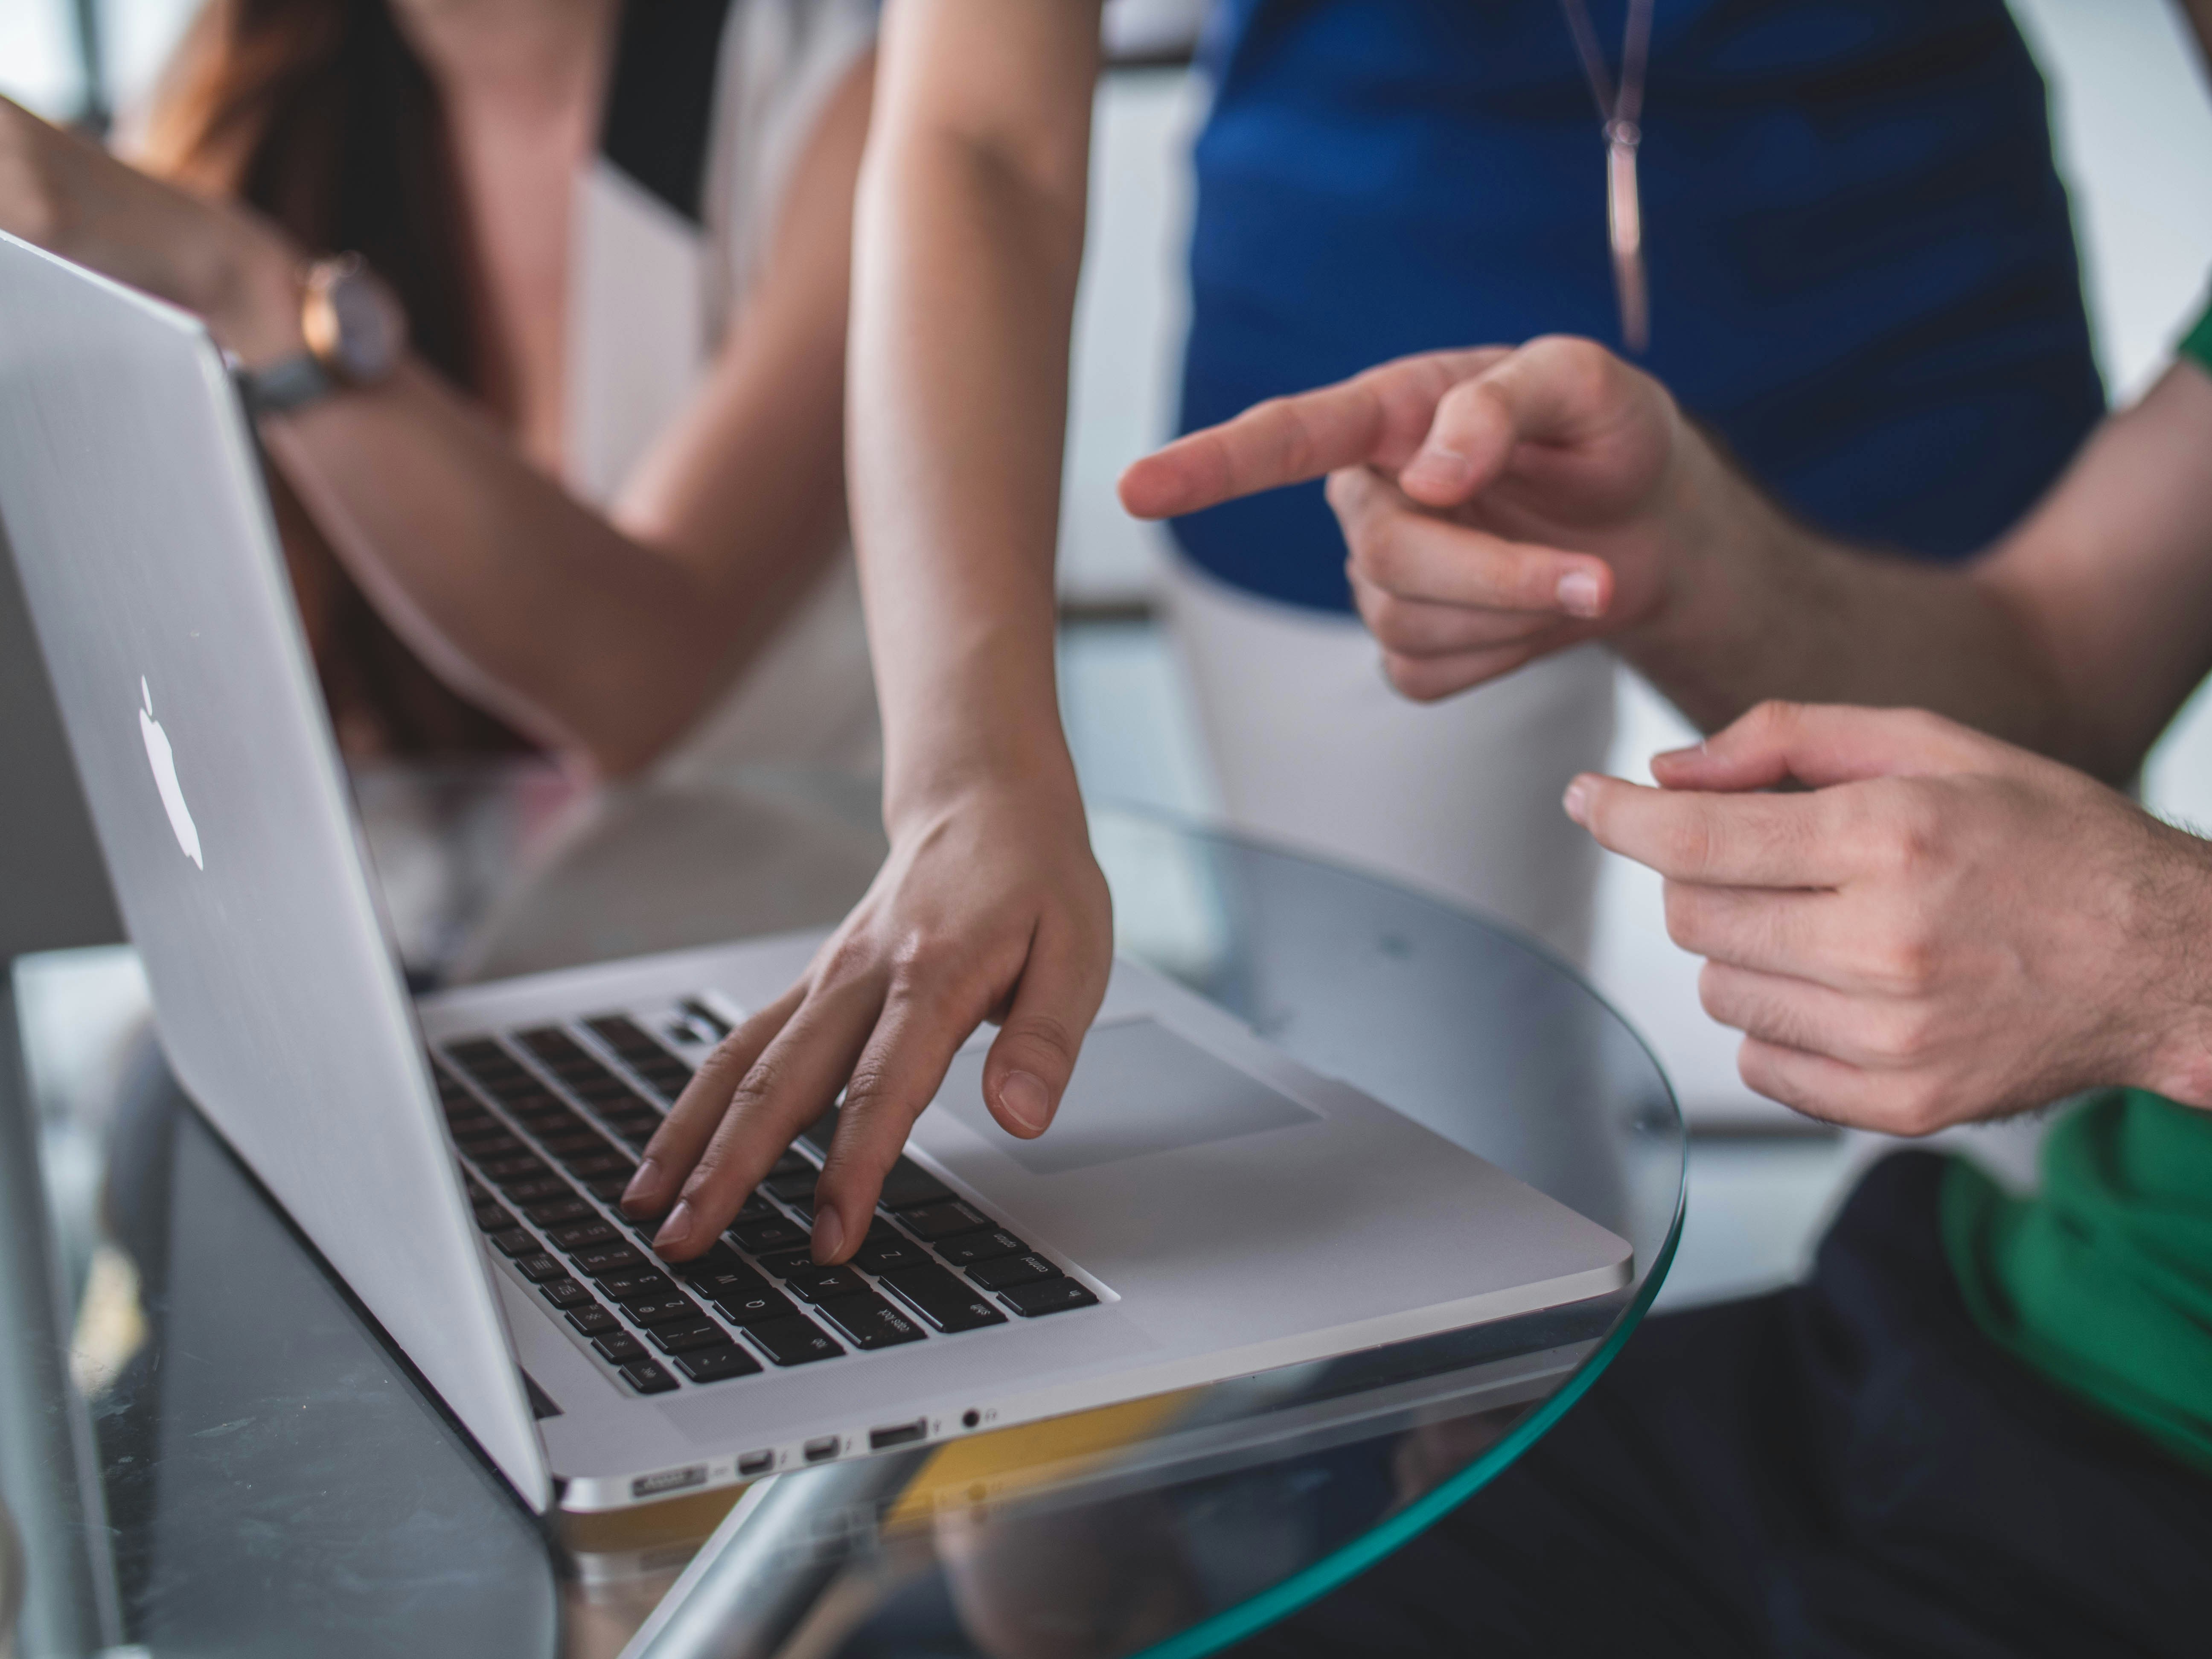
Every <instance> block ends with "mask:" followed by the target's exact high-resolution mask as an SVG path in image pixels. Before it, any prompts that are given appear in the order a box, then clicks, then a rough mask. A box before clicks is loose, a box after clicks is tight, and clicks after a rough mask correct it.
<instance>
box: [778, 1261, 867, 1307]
mask: <svg viewBox="0 0 2212 1659" xmlns="http://www.w3.org/2000/svg"><path fill="white" fill-rule="evenodd" d="M783 1281H784V1283H785V1284H786V1285H788V1286H789V1287H790V1289H791V1293H792V1294H793V1296H796V1297H799V1299H800V1300H801V1301H805V1302H827V1301H829V1299H830V1298H831V1297H839V1296H858V1295H860V1294H861V1293H862V1292H864V1291H866V1289H867V1288H868V1281H867V1280H866V1279H863V1278H861V1277H860V1274H858V1273H854V1271H853V1270H852V1269H851V1268H850V1267H814V1266H813V1265H812V1264H811V1263H810V1264H808V1266H807V1267H804V1268H798V1267H794V1268H793V1269H792V1270H791V1271H789V1272H787V1273H785V1274H784V1276H783Z"/></svg>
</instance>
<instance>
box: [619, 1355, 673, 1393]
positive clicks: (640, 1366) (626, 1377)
mask: <svg viewBox="0 0 2212 1659" xmlns="http://www.w3.org/2000/svg"><path fill="white" fill-rule="evenodd" d="M620 1376H621V1377H622V1380H623V1382H625V1383H629V1385H630V1387H632V1388H633V1389H636V1390H637V1391H638V1392H639V1393H640V1394H666V1393H667V1392H668V1391H669V1390H670V1389H672V1388H674V1387H675V1386H676V1379H675V1378H674V1377H672V1376H670V1375H669V1374H668V1373H667V1372H666V1371H664V1370H661V1369H660V1367H659V1366H658V1365H656V1364H653V1361H651V1360H650V1359H634V1360H632V1361H631V1362H630V1363H629V1364H627V1365H625V1366H623V1368H622V1370H621V1372H620Z"/></svg>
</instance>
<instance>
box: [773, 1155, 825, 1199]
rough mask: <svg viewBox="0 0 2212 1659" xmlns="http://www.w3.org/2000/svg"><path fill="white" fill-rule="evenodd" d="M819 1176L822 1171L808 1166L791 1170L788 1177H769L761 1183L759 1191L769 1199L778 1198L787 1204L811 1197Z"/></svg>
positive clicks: (810, 1165)
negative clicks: (794, 1200)
mask: <svg viewBox="0 0 2212 1659" xmlns="http://www.w3.org/2000/svg"><path fill="white" fill-rule="evenodd" d="M821 1176H822V1171H821V1170H817V1169H816V1168H815V1167H814V1166H813V1165H812V1164H808V1165H807V1166H806V1167H805V1169H803V1170H792V1171H791V1172H790V1173H789V1174H788V1175H780V1176H769V1178H768V1179H767V1180H766V1181H763V1182H761V1190H762V1191H763V1192H764V1193H766V1194H768V1195H769V1197H770V1198H780V1199H781V1200H783V1201H784V1202H785V1203H787V1204H788V1203H790V1202H791V1201H792V1200H793V1199H795V1198H811V1197H813V1196H814V1183H815V1182H817V1181H818V1180H820V1179H821Z"/></svg>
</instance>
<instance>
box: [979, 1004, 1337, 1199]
mask: <svg viewBox="0 0 2212 1659" xmlns="http://www.w3.org/2000/svg"><path fill="white" fill-rule="evenodd" d="M983 1054H984V1049H983V1048H981V1047H977V1048H972V1049H969V1050H968V1051H967V1052H966V1053H964V1054H961V1055H960V1056H959V1057H958V1058H957V1059H956V1060H954V1061H953V1062H952V1069H951V1071H950V1072H948V1073H946V1074H945V1088H944V1090H943V1091H942V1092H940V1093H939V1096H938V1097H937V1106H936V1109H937V1110H939V1111H940V1112H943V1111H950V1112H951V1114H952V1115H953V1116H955V1117H957V1118H958V1119H959V1120H960V1121H962V1122H963V1123H965V1124H967V1125H968V1126H969V1127H970V1128H972V1129H974V1130H975V1132H976V1133H979V1134H981V1135H982V1136H983V1137H984V1139H987V1140H988V1141H989V1142H990V1143H991V1145H992V1146H995V1147H997V1148H998V1149H999V1150H1000V1152H1004V1153H1006V1156H1007V1157H1009V1158H1012V1159H1013V1160H1014V1161H1015V1162H1016V1163H1018V1164H1020V1165H1021V1166H1022V1167H1023V1168H1024V1169H1025V1170H1029V1171H1030V1173H1031V1174H1032V1175H1063V1174H1065V1173H1066V1172H1067V1171H1068V1170H1088V1169H1092V1168H1095V1167H1097V1165H1099V1164H1118V1163H1120V1162H1121V1161H1122V1160H1123V1159H1125V1158H1146V1157H1149V1156H1150V1155H1151V1154H1152V1153H1154V1152H1175V1151H1176V1150H1178V1149H1180V1148H1182V1147H1185V1146H1206V1145H1208V1144H1210V1143H1211V1142H1213V1141H1217V1140H1233V1139H1236V1138H1237V1136H1239V1135H1249V1134H1257V1133H1260V1132H1261V1130H1264V1129H1282V1128H1287V1127H1290V1126H1291V1125H1292V1124H1296V1123H1316V1122H1319V1121H1320V1118H1319V1117H1318V1115H1316V1114H1315V1113H1313V1112H1310V1111H1308V1110H1307V1109H1305V1108H1304V1107H1303V1106H1301V1105H1299V1104H1298V1103H1297V1102H1296V1101H1294V1100H1291V1099H1290V1098H1289V1097H1286V1096H1285V1095H1282V1094H1279V1093H1278V1092H1277V1091H1275V1090H1273V1089H1272V1088H1270V1087H1269V1086H1268V1085H1267V1084H1265V1083H1262V1082H1261V1080H1260V1079H1258V1078H1255V1077H1253V1076H1251V1075H1250V1074H1249V1073H1245V1072H1240V1071H1238V1070H1237V1068H1236V1067H1235V1066H1231V1064H1229V1062H1228V1061H1226V1060H1221V1059H1219V1058H1218V1057H1217V1056H1215V1055H1213V1054H1208V1053H1207V1052H1206V1050H1205V1049H1203V1048H1200V1047H1199V1046H1198V1045H1197V1044H1196V1043H1194V1042H1190V1041H1188V1039H1187V1038H1184V1037H1180V1036H1176V1034H1175V1033H1174V1032H1173V1031H1170V1030H1168V1029H1167V1027H1166V1026H1164V1025H1162V1024H1160V1023H1159V1022H1158V1021H1157V1020H1152V1019H1131V1020H1122V1021H1119V1022H1117V1023H1115V1024H1111V1025H1100V1026H1096V1027H1094V1028H1092V1030H1091V1035H1090V1036H1089V1037H1087V1038H1086V1039H1085V1042H1084V1044H1083V1058H1082V1059H1081V1060H1079V1061H1078V1062H1077V1063H1076V1067H1075V1078H1074V1080H1073V1082H1071V1083H1070V1084H1069V1085H1068V1086H1067V1093H1066V1095H1065V1096H1063V1097H1061V1099H1060V1112H1059V1115H1057V1116H1055V1117H1054V1119H1053V1121H1052V1127H1051V1128H1049V1129H1048V1130H1046V1131H1045V1132H1044V1133H1043V1134H1042V1135H1041V1136H1040V1137H1038V1138H1037V1139H1035V1140H1021V1139H1016V1138H1015V1137H1014V1136H1012V1135H1010V1134H1008V1133H1006V1131H1005V1130H1004V1129H1002V1128H1000V1127H999V1125H998V1122H997V1121H996V1120H995V1119H994V1118H993V1117H992V1116H991V1115H990V1113H989V1112H988V1111H987V1110H986V1109H984V1105H983V1092H982V1077H983Z"/></svg>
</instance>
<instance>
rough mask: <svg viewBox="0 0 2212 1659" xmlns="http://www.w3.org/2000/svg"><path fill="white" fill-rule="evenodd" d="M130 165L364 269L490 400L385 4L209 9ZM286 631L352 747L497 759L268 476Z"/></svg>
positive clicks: (498, 743) (442, 125)
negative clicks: (310, 665)
mask: <svg viewBox="0 0 2212 1659" xmlns="http://www.w3.org/2000/svg"><path fill="white" fill-rule="evenodd" d="M140 149H141V152H142V153H141V158H140V159H141V160H142V162H143V165H145V166H146V167H148V168H149V170H150V171H152V172H155V173H159V174H161V175H162V176H164V177H167V178H169V179H173V180H175V181H176V182H177V183H179V184H181V185H185V186H186V187H188V188H191V189H193V190H196V191H201V192H203V193H205V194H209V195H216V196H224V197H233V198H235V199H237V200H240V201H243V202H245V203H246V204H249V205H251V206H252V207H254V208H256V209H258V210H259V211H260V212H262V213H263V214H264V215H266V216H268V217H270V219H272V220H274V221H275V222H276V223H277V224H279V225H281V226H283V228H284V229H285V230H286V231H288V232H289V234H291V235H292V237H293V238H294V239H295V240H296V241H297V242H298V243H299V244H300V246H302V247H303V248H306V249H307V250H309V251H310V252H313V253H317V254H321V253H330V252H340V251H349V252H358V253H361V254H362V255H364V256H365V257H366V258H368V262H369V264H371V265H373V266H374V268H375V269H376V270H377V272H378V273H379V274H380V276H383V277H384V279H385V280H386V282H387V283H391V285H392V289H393V290H394V291H395V292H396V293H397V294H398V296H399V300H400V302H401V304H402V305H403V306H404V307H405V309H406V312H407V319H408V325H409V330H410V335H411V337H412V340H413V344H414V347H415V349H416V352H417V353H418V354H419V355H420V356H422V358H423V359H424V360H425V361H427V362H428V363H429V364H430V365H431V366H432V367H433V368H436V369H437V370H438V371H439V372H440V373H441V374H444V375H445V376H446V377H447V379H448V380H452V381H453V383H454V384H455V385H456V386H459V387H461V388H463V389H464V390H465V391H469V392H474V393H476V394H477V395H478V396H479V397H483V398H486V399H487V400H488V401H493V402H496V401H498V392H499V386H498V383H499V382H500V380H501V378H502V376H501V369H500V366H499V364H498V363H497V362H496V360H495V355H494V353H493V352H492V350H491V346H490V341H491V334H490V331H489V330H488V329H486V328H484V327H483V326H482V325H481V319H482V314H483V307H484V301H483V294H482V292H481V289H480V288H479V285H478V282H477V269H476V264H475V260H474V258H473V257H472V254H471V246H472V244H471V235H470V230H469V222H468V216H467V211H466V207H465V203H464V201H463V198H462V192H461V188H460V183H459V174H458V172H457V170H456V168H455V167H454V165H453V154H452V149H451V144H450V140H449V137H448V133H447V122H446V115H445V110H444V106H443V105H442V103H441V100H440V98H439V95H438V88H437V86H436V83H435V82H434V81H433V80H432V79H431V76H430V73H429V71H428V70H427V69H426V68H425V67H424V66H423V64H422V60H421V59H420V58H417V57H416V54H415V52H414V50H413V49H412V48H411V47H410V46H409V45H408V44H407V41H406V40H405V38H404V36H403V35H402V34H401V33H400V31H399V27H398V23H397V22H396V21H395V20H394V19H393V17H392V11H391V9H390V6H389V4H388V3H387V0H209V3H208V4H207V5H206V6H205V7H204V9H202V11H201V12H200V14H199V15H198V17H197V19H195V21H193V23H192V26H191V29H190V30H189V31H188V33H186V35H185V40H184V43H183V45H182V46H180V47H179V51H178V54H177V57H176V58H175V59H174V61H173V63H172V64H171V66H170V69H169V71H168V73H167V75H166V76H164V78H163V81H162V83H161V87H160V88H159V89H158V90H157V92H156V94H155V100H154V102H153V106H152V107H151V108H150V109H149V112H148V115H147V121H146V127H145V132H144V137H143V141H142V143H141V146H140ZM270 486H271V493H272V495H274V496H275V498H276V507H277V519H278V522H279V525H280V526H281V527H282V528H283V532H284V540H285V553H286V556H287V559H288V561H289V563H290V565H291V567H292V574H293V582H294V587H295V592H297V594H298V597H299V599H300V605H301V617H302V619H303V620H304V621H305V622H306V623H307V632H308V637H309V639H310V641H312V642H313V645H314V647H315V658H316V665H317V668H318V670H319V671H320V673H321V676H322V680H323V690H324V693H325V696H327V697H328V698H329V699H330V702H331V713H332V716H333V718H334V720H336V722H337V726H338V730H339V735H340V738H341V739H342V740H343V741H345V742H346V744H347V746H348V747H349V749H350V750H362V749H368V750H393V751H398V752H403V753H416V754H420V753H426V752H428V753H441V752H442V753H455V752H467V751H472V750H479V751H480V750H512V749H513V748H515V747H517V746H519V745H520V739H519V738H516V737H515V736H514V734H513V732H511V731H509V730H508V728H507V727H506V726H504V725H502V724H501V722H500V721H498V720H495V719H494V718H492V717H491V716H490V715H489V714H484V713H483V711H481V710H479V709H477V708H474V707H473V706H471V705H470V704H468V703H465V702H463V701H462V700H461V699H460V698H459V696H456V695H455V694H454V693H453V692H452V691H451V690H448V689H447V687H446V686H445V685H444V684H442V683H441V682H440V681H438V680H436V679H435V678H433V677H432V676H431V674H430V672H429V671H428V669H426V668H425V667H423V665H422V663H421V661H420V660H419V659H417V658H416V656H415V654H414V653H412V652H411V651H410V650H409V649H408V648H407V647H406V645H405V644H404V642H403V641H401V640H400V639H399V638H398V635H395V634H393V633H392V630H391V629H390V627H389V626H388V625H386V623H385V622H384V620H383V618H382V617H379V616H378V615H377V614H376V612H375V611H374V609H373V608H372V607H371V606H370V605H369V604H368V599H366V598H365V597H364V596H363V595H362V592H361V591H360V589H359V588H358V587H357V586H356V585H355V584H354V582H353V581H352V580H351V579H350V578H349V576H347V575H346V574H345V573H344V571H343V568H340V567H339V565H338V564H337V560H336V558H335V556H333V555H332V553H331V550H330V547H329V544H328V543H327V542H326V541H325V540H324V538H322V537H321V535H320V534H319V532H316V530H315V528H314V526H313V521H312V520H309V519H308V517H307V513H305V511H304V510H303V509H302V508H301V507H300V505H299V502H298V501H297V500H296V498H295V497H293V496H292V495H291V493H290V491H289V489H285V488H284V487H283V483H282V480H281V478H279V477H276V476H273V475H272V477H271V478H270Z"/></svg>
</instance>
